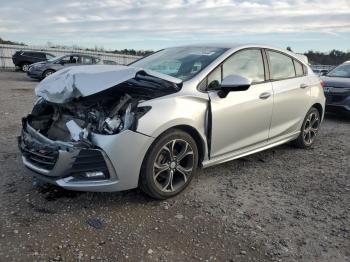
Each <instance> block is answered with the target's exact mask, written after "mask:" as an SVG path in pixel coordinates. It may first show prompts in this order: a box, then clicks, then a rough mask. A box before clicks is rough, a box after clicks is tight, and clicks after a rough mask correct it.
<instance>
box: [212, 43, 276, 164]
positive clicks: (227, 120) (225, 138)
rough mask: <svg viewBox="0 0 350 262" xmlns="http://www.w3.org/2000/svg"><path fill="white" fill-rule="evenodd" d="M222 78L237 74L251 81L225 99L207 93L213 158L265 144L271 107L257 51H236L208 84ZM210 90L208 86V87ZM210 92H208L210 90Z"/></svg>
mask: <svg viewBox="0 0 350 262" xmlns="http://www.w3.org/2000/svg"><path fill="white" fill-rule="evenodd" d="M219 70H222V73H221V75H222V77H221V78H225V77H226V76H228V75H233V74H234V75H240V76H243V77H246V78H248V79H249V80H251V81H252V85H251V86H250V87H249V89H248V90H246V91H234V92H230V93H229V94H228V95H227V96H226V97H225V98H220V97H219V96H218V91H214V90H213V91H209V97H210V102H211V119H212V128H211V150H210V157H211V158H216V157H221V156H223V155H226V154H229V155H232V154H233V155H234V154H235V153H236V152H238V151H239V152H242V151H243V152H244V149H245V148H247V149H248V148H249V147H251V146H257V145H259V144H261V145H262V144H264V143H266V142H267V139H268V136H269V129H270V122H271V114H272V108H273V90H272V84H271V83H270V82H266V81H265V79H266V74H265V70H264V62H263V57H262V52H261V50H260V49H246V50H242V51H238V52H237V53H235V54H233V55H232V56H231V57H230V58H229V59H227V60H226V61H225V62H224V63H223V65H222V66H221V67H219V68H218V69H216V70H215V71H213V73H212V74H211V75H209V76H208V83H210V82H211V81H213V80H217V81H218V80H219V78H220V77H219V75H220V74H219V73H218V71H219ZM209 87H210V84H209ZM209 90H210V89H209Z"/></svg>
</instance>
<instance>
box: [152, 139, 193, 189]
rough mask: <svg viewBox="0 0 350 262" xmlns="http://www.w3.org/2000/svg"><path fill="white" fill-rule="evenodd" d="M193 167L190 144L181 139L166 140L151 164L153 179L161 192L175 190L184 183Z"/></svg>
mask: <svg viewBox="0 0 350 262" xmlns="http://www.w3.org/2000/svg"><path fill="white" fill-rule="evenodd" d="M193 168H194V153H193V149H192V147H191V145H190V144H189V143H188V142H186V141H185V140H183V139H174V140H171V141H169V142H167V143H166V144H165V145H164V146H163V147H162V148H161V149H160V151H159V152H158V154H157V156H156V158H155V161H154V164H153V180H154V183H155V185H156V187H157V188H158V189H159V190H160V191H162V192H175V191H178V190H180V189H181V188H182V186H183V185H185V184H186V182H187V180H188V179H189V178H190V176H191V175H192V171H193Z"/></svg>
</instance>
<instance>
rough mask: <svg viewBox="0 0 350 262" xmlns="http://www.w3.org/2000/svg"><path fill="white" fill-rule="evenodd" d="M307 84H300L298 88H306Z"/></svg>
mask: <svg viewBox="0 0 350 262" xmlns="http://www.w3.org/2000/svg"><path fill="white" fill-rule="evenodd" d="M307 87H308V85H307V84H300V88H302V89H304V88H307Z"/></svg>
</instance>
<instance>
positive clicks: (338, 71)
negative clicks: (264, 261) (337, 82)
mask: <svg viewBox="0 0 350 262" xmlns="http://www.w3.org/2000/svg"><path fill="white" fill-rule="evenodd" d="M327 76H333V77H350V63H349V64H342V65H340V66H337V67H336V68H334V69H333V70H332V71H330V72H329V73H328V74H327Z"/></svg>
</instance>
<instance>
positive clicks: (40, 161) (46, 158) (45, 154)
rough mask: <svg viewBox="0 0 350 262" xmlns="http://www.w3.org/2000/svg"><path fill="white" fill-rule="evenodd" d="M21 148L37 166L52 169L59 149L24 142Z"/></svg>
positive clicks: (26, 156) (27, 157) (25, 155)
mask: <svg viewBox="0 0 350 262" xmlns="http://www.w3.org/2000/svg"><path fill="white" fill-rule="evenodd" d="M20 149H21V152H22V154H23V156H24V157H25V158H26V159H27V161H29V162H31V163H32V164H33V165H35V166H37V167H40V168H43V169H46V170H51V169H53V167H54V166H55V164H56V161H57V157H58V151H57V150H54V149H52V148H47V147H38V146H28V145H26V144H25V143H24V142H22V143H20Z"/></svg>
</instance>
